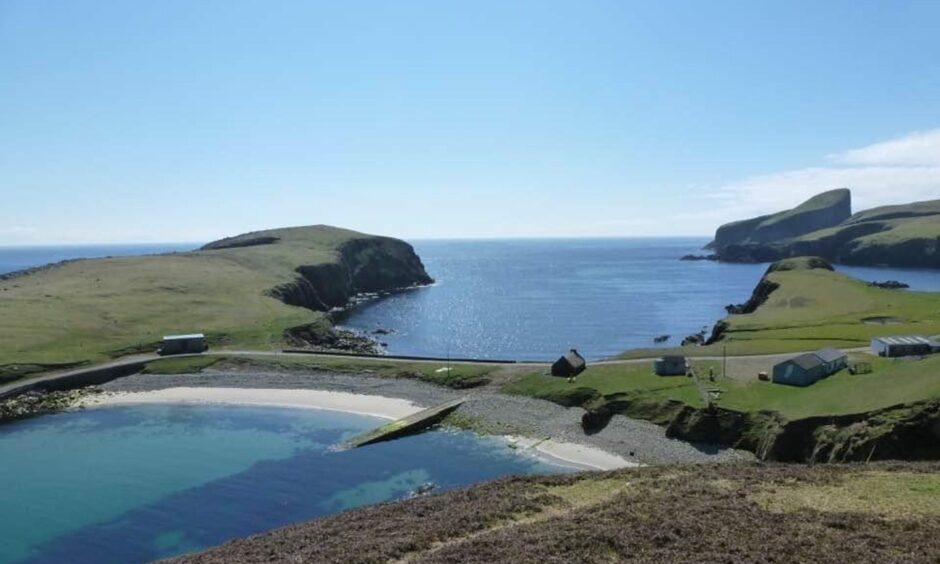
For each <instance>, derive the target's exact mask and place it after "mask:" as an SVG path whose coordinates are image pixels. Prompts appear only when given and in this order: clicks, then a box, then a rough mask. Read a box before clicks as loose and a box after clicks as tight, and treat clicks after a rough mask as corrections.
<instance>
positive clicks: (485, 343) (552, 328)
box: [341, 238, 940, 360]
mask: <svg viewBox="0 0 940 564" xmlns="http://www.w3.org/2000/svg"><path fill="white" fill-rule="evenodd" d="M707 242H708V240H707V239H704V238H701V239H693V238H668V239H567V240H505V241H480V240H478V241H417V242H415V243H414V246H415V249H416V251H417V252H418V254H419V255H420V256H421V258H422V260H423V261H424V264H425V266H426V268H427V270H428V272H429V273H430V275H431V276H432V277H434V278H435V279H436V281H437V283H436V284H435V285H433V286H430V287H427V288H418V289H414V290H410V291H407V292H404V293H400V294H396V295H392V296H387V297H384V298H381V299H378V300H374V301H370V302H366V303H363V304H361V305H359V306H357V307H355V308H354V309H352V310H351V311H350V312H348V313H347V314H346V315H344V317H343V318H341V323H342V325H343V326H345V327H349V328H352V329H355V330H358V331H361V332H363V333H373V332H374V331H376V330H378V329H382V330H390V331H391V333H390V334H387V335H386V334H383V335H377V336H376V338H378V339H380V340H381V341H382V342H385V343H387V345H388V346H387V351H388V352H389V353H395V354H407V355H433V356H451V357H471V358H489V359H515V360H552V359H555V358H557V357H558V356H559V355H560V354H561V353H563V352H564V351H566V350H568V349H569V348H572V347H574V348H577V349H578V350H579V351H581V353H582V354H583V355H585V356H586V357H588V358H590V359H598V358H604V357H609V356H613V355H616V354H618V353H620V352H622V351H624V350H627V349H631V348H638V347H651V346H654V343H653V338H654V337H656V336H659V335H669V336H670V339H669V341H668V342H667V343H665V345H666V346H668V345H676V344H678V343H679V342H680V341H681V340H682V338H683V337H685V336H686V335H689V334H692V333H695V332H697V331H699V330H700V329H702V328H704V327H709V328H710V327H711V326H712V325H713V324H714V323H715V321H717V320H718V319H721V318H722V317H724V316H725V315H726V314H725V311H724V306H726V305H728V304H731V303H741V302H744V301H746V300H747V299H748V298H749V297H750V295H751V292H752V291H753V289H754V286H755V285H756V284H757V282H758V280H760V277H761V276H762V275H763V273H764V271H765V270H766V269H767V265H766V264H723V263H716V262H707V261H703V262H684V261H680V260H678V259H679V258H680V257H681V256H683V255H685V254H701V253H702V251H701V248H702V246H704V245H705V244H706V243H707ZM838 269H839V270H840V271H842V272H845V273H847V274H849V275H852V276H856V277H858V278H861V279H864V280H878V281H884V280H888V279H894V280H900V281H902V282H906V283H908V284H911V286H912V288H913V289H916V290H932V291H940V273H938V272H936V271H927V270H912V269H888V268H857V267H842V266H840V267H838Z"/></svg>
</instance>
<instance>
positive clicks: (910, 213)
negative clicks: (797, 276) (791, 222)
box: [794, 200, 940, 247]
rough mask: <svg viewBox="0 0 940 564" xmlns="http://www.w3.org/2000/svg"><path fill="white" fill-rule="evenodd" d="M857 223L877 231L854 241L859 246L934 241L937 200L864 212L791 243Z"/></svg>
mask: <svg viewBox="0 0 940 564" xmlns="http://www.w3.org/2000/svg"><path fill="white" fill-rule="evenodd" d="M860 224H872V225H877V226H880V228H881V231H879V232H877V233H873V234H871V235H864V236H861V237H856V238H854V241H856V244H857V245H859V246H860V247H866V246H872V245H885V246H890V245H896V244H898V243H901V242H904V241H909V240H912V239H935V238H937V237H940V200H930V201H926V202H915V203H912V204H905V205H898V206H884V207H880V208H874V209H871V210H866V211H863V212H859V213H857V214H855V215H853V216H852V217H851V218H849V219H848V220H846V221H845V222H844V223H843V224H842V225H837V226H835V227H830V228H828V229H820V230H819V231H814V232H812V233H808V234H806V235H803V236H802V237H798V238H796V239H794V241H818V240H820V239H824V238H827V237H830V236H833V235H837V234H838V233H840V232H841V231H843V230H845V229H850V228H856V227H858V226H859V225H860Z"/></svg>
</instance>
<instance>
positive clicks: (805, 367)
mask: <svg viewBox="0 0 940 564" xmlns="http://www.w3.org/2000/svg"><path fill="white" fill-rule="evenodd" d="M847 365H848V357H847V356H846V354H845V353H844V352H842V351H840V350H837V349H822V350H819V351H816V352H814V353H806V354H801V355H799V356H795V357H793V358H791V359H788V360H785V361H783V362H781V363H779V364H777V365H776V366H774V376H773V381H774V382H775V383H777V384H787V385H790V386H809V385H810V384H814V383H816V381H818V380H821V379H823V378H825V377H827V376H830V375H832V374H835V373H836V372H838V371H840V370H842V369H843V368H845V367H846V366H847Z"/></svg>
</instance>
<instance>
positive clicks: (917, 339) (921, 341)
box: [875, 335, 930, 345]
mask: <svg viewBox="0 0 940 564" xmlns="http://www.w3.org/2000/svg"><path fill="white" fill-rule="evenodd" d="M875 340H876V341H881V342H882V343H884V344H886V345H929V344H930V339H928V338H927V337H924V336H922V335H896V336H891V337H875Z"/></svg>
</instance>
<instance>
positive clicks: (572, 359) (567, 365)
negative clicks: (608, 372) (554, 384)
mask: <svg viewBox="0 0 940 564" xmlns="http://www.w3.org/2000/svg"><path fill="white" fill-rule="evenodd" d="M586 367H587V363H586V362H585V361H584V357H583V356H581V355H580V354H579V353H578V351H577V350H576V349H571V350H570V351H568V352H566V353H565V354H564V356H562V357H561V358H559V359H558V360H556V361H555V363H554V364H552V376H568V377H571V376H577V375H578V374H581V373H582V372H584V369H585V368H586Z"/></svg>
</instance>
